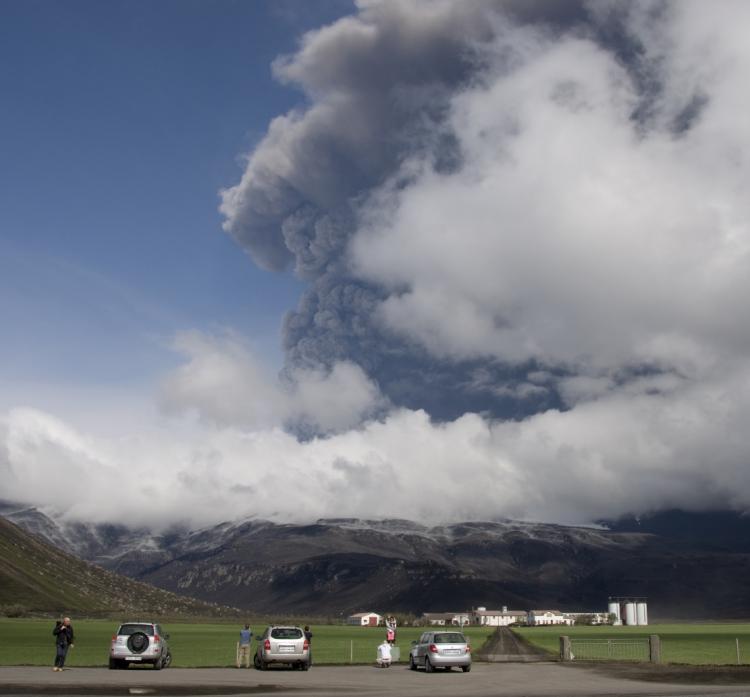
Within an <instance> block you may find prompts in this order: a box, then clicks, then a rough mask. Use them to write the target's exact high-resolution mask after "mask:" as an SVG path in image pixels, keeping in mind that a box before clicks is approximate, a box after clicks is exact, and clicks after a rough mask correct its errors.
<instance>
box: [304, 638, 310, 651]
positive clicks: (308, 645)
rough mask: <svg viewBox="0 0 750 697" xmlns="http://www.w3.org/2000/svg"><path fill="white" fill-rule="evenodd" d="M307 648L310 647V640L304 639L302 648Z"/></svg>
mask: <svg viewBox="0 0 750 697" xmlns="http://www.w3.org/2000/svg"><path fill="white" fill-rule="evenodd" d="M309 648H310V642H309V641H308V640H307V639H305V643H304V644H302V650H303V651H307V649H309Z"/></svg>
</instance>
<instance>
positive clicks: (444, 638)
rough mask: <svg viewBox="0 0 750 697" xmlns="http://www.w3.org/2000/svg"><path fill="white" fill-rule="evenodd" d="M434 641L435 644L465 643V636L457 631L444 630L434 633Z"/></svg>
mask: <svg viewBox="0 0 750 697" xmlns="http://www.w3.org/2000/svg"><path fill="white" fill-rule="evenodd" d="M435 643H436V644H465V643H466V638H465V637H464V635H463V634H459V633H458V632H453V633H451V632H446V633H445V634H436V635H435Z"/></svg>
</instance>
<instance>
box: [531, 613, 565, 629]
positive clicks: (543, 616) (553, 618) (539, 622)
mask: <svg viewBox="0 0 750 697" xmlns="http://www.w3.org/2000/svg"><path fill="white" fill-rule="evenodd" d="M527 622H528V623H529V624H530V625H531V626H546V625H556V624H557V625H568V626H570V625H573V624H575V618H574V617H571V616H569V615H566V614H563V613H562V612H560V611H559V610H530V611H529V614H528V617H527Z"/></svg>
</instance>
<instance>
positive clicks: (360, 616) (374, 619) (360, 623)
mask: <svg viewBox="0 0 750 697" xmlns="http://www.w3.org/2000/svg"><path fill="white" fill-rule="evenodd" d="M382 622H383V617H382V616H381V615H379V614H378V613H377V612H357V613H355V614H353V615H349V617H347V618H346V623H347V624H353V625H356V626H357V627H377V626H378V625H379V624H381V623H382Z"/></svg>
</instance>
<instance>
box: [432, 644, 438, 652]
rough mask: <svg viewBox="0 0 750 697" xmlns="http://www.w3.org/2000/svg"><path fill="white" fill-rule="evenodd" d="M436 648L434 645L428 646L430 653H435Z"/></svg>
mask: <svg viewBox="0 0 750 697" xmlns="http://www.w3.org/2000/svg"><path fill="white" fill-rule="evenodd" d="M437 652H438V648H437V646H435V644H430V653H437Z"/></svg>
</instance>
